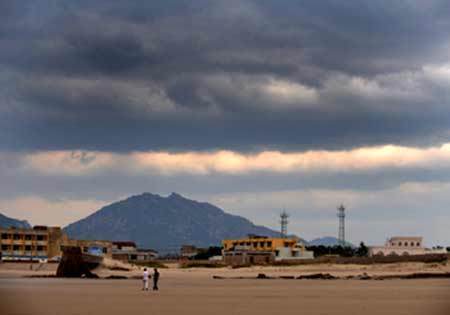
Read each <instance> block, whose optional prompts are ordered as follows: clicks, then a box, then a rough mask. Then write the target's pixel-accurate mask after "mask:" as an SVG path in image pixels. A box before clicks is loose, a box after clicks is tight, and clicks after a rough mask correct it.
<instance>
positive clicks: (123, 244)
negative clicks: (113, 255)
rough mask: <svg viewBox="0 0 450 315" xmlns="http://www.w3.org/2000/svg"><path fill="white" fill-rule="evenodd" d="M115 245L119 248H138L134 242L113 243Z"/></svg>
mask: <svg viewBox="0 0 450 315" xmlns="http://www.w3.org/2000/svg"><path fill="white" fill-rule="evenodd" d="M112 243H113V245H117V246H128V247H136V243H135V242H132V241H116V242H112Z"/></svg>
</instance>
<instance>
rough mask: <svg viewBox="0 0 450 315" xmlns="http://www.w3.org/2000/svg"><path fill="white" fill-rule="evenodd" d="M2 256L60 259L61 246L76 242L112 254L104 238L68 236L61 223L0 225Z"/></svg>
mask: <svg viewBox="0 0 450 315" xmlns="http://www.w3.org/2000/svg"><path fill="white" fill-rule="evenodd" d="M0 243H1V257H2V260H5V261H7V260H15V261H47V260H55V261H57V260H59V259H60V258H61V253H62V251H61V250H62V248H64V246H78V247H81V248H82V251H83V252H84V253H88V254H92V255H97V256H109V257H110V256H111V252H112V251H111V246H112V245H111V243H110V242H107V241H87V240H71V239H69V238H68V236H67V235H66V234H64V233H63V232H62V230H61V228H60V227H48V226H34V227H33V228H31V229H18V228H14V227H10V228H7V229H3V228H0Z"/></svg>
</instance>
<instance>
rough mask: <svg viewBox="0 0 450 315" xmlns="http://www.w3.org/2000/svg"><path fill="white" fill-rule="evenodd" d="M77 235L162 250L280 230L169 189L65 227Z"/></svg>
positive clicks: (204, 245)
mask: <svg viewBox="0 0 450 315" xmlns="http://www.w3.org/2000/svg"><path fill="white" fill-rule="evenodd" d="M64 231H65V232H66V233H67V234H68V235H69V237H72V238H76V239H99V240H102V239H103V240H131V241H135V242H136V243H137V244H138V246H139V247H144V248H154V249H157V250H159V251H161V252H174V251H178V250H179V248H180V246H181V245H183V244H192V245H195V246H199V247H206V246H211V245H220V244H221V241H222V240H223V239H226V238H239V237H244V236H247V234H257V235H266V236H279V235H280V233H279V232H277V231H274V230H271V229H269V228H266V227H263V226H257V225H254V224H253V223H252V222H250V221H249V220H247V219H245V218H243V217H240V216H236V215H231V214H228V213H226V212H224V211H223V210H222V209H220V208H218V207H216V206H214V205H212V204H209V203H206V202H198V201H195V200H190V199H187V198H184V197H183V196H181V195H179V194H176V193H172V194H171V195H170V196H168V197H161V196H159V195H154V194H150V193H144V194H142V195H138V196H132V197H130V198H128V199H126V200H122V201H119V202H116V203H113V204H111V205H108V206H106V207H103V208H101V209H100V210H98V211H97V212H95V213H93V214H92V215H90V216H88V217H86V218H84V219H82V220H80V221H77V222H75V223H72V224H70V225H68V226H67V227H65V228H64Z"/></svg>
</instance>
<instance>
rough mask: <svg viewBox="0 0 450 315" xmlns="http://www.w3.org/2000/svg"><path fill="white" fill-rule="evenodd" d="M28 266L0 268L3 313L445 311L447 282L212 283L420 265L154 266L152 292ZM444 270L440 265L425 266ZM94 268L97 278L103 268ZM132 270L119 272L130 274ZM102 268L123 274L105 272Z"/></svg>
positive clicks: (449, 292) (449, 294) (449, 299)
mask: <svg viewBox="0 0 450 315" xmlns="http://www.w3.org/2000/svg"><path fill="white" fill-rule="evenodd" d="M47 267H49V269H48V270H46V271H45V270H40V271H30V270H26V268H25V267H22V268H23V270H22V271H18V270H17V268H16V270H15V271H13V270H12V269H14V268H13V267H12V266H9V267H8V268H6V267H5V266H2V267H1V268H0V275H1V276H2V278H0V297H1V300H0V301H1V302H0V307H1V309H0V310H1V312H0V313H1V314H2V315H3V314H4V315H19V314H20V315H25V314H37V315H39V314H45V315H49V314H58V315H59V314H74V315H75V314H96V315H97V314H108V315H113V314H141V313H142V314H180V313H183V314H188V315H189V314H215V315H220V314H278V313H283V314H351V313H353V314H366V315H370V314H396V315H400V314H405V315H406V314H407V315H414V314H437V315H440V314H449V311H450V280H449V279H423V280H384V281H361V280H282V279H270V280H230V279H226V280H216V279H213V278H212V276H213V275H220V276H233V277H234V276H256V275H257V274H258V273H261V272H264V273H265V274H267V275H272V276H279V275H298V274H307V273H312V272H317V271H320V272H331V273H332V274H334V275H344V274H352V273H354V274H356V273H360V272H361V271H362V270H365V271H366V272H368V273H369V274H382V273H391V274H392V273H393V272H397V271H398V270H400V269H402V270H405V272H407V271H413V270H417V269H420V270H426V269H427V268H426V267H425V266H423V265H419V264H410V265H384V266H382V265H380V266H378V265H377V266H301V267H300V266H298V267H282V268H281V267H252V268H243V269H228V268H220V269H206V268H195V269H179V268H169V269H161V270H160V272H161V283H160V291H158V292H153V291H148V292H145V291H141V281H140V280H136V279H127V280H106V279H56V278H24V277H22V276H24V275H30V274H31V273H35V274H37V273H44V272H47V273H51V272H52V271H51V270H50V269H51V268H53V267H52V266H47ZM428 269H430V270H438V271H443V270H444V271H445V270H447V269H448V266H447V265H430V266H428ZM98 271H102V272H103V275H106V274H107V272H108V271H107V270H105V269H104V270H98ZM139 272H140V271H139V270H135V271H133V272H126V274H127V275H128V276H130V274H132V275H138V274H139ZM110 273H114V274H117V275H118V274H124V272H123V271H122V272H120V271H113V272H111V271H110Z"/></svg>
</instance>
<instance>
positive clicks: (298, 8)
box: [0, 0, 450, 152]
mask: <svg viewBox="0 0 450 315" xmlns="http://www.w3.org/2000/svg"><path fill="white" fill-rule="evenodd" d="M448 9H449V7H448V3H447V2H446V1H427V3H426V4H422V3H420V4H419V3H417V2H416V1H402V2H401V3H397V4H392V3H391V2H390V1H377V2H376V3H373V2H368V1H367V2H352V3H348V4H338V3H336V2H335V1H321V3H320V4H318V3H316V2H315V1H303V2H302V3H301V4H300V3H299V4H294V3H291V2H287V1H244V0H239V1H233V5H230V4H229V3H228V2H226V1H196V2H195V3H192V4H188V3H184V2H181V1H164V2H153V3H152V4H142V3H134V4H133V3H122V4H121V3H116V4H112V3H110V2H109V1H95V2H87V1H86V2H85V1H77V2H73V1H58V2H55V1H43V2H40V3H39V5H38V4H33V3H32V2H26V1H24V2H12V3H3V4H2V10H1V13H0V14H1V16H0V20H1V22H0V23H1V24H0V29H1V32H0V45H1V48H2V49H1V51H0V69H1V72H0V73H1V74H0V83H1V87H0V96H1V99H2V103H1V107H0V108H1V109H0V149H2V150H60V149H68V150H80V149H85V150H93V151H96V150H97V151H114V152H115V151H121V152H124V151H127V152H129V151H134V150H138V151H159V150H197V149H201V150H211V149H214V150H237V151H252V150H267V149H269V150H302V151H303V150H308V149H325V150H327V149H342V148H350V147H361V146H368V145H370V146H371V145H384V144H387V143H392V144H396V145H408V146H409V145H414V146H417V145H421V146H422V145H425V146H430V145H437V144H439V143H442V142H444V141H443V139H442V138H446V139H447V138H448V125H449V122H450V110H449V108H450V107H449V106H448V104H449V101H450V95H449V93H448V91H449V87H450V77H449V65H450V61H449V60H448V54H447V52H448V48H449V47H450V46H449V45H450V35H449V33H448V31H447V30H448V29H450V27H449V26H450V25H449V22H448V21H449V20H450V19H448V16H447V14H446V13H445V12H448V11H450V10H448ZM351 12H358V14H357V15H356V14H352V13H351ZM446 139H445V140H446Z"/></svg>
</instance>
